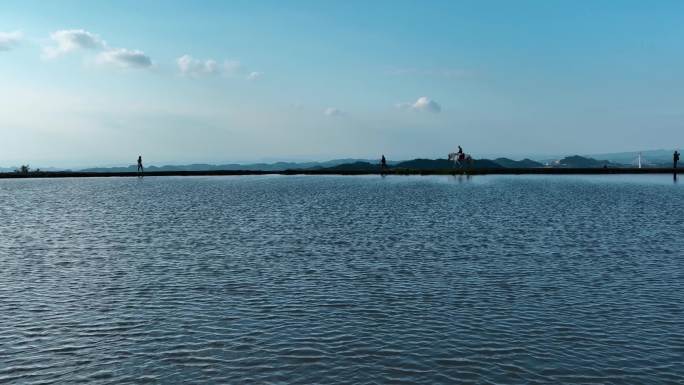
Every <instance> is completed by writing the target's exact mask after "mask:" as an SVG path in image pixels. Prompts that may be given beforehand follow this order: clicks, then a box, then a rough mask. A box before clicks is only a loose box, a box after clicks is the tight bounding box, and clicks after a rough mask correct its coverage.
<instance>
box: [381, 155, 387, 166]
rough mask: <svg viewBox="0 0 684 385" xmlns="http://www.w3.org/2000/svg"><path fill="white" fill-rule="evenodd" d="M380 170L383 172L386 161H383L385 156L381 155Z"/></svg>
mask: <svg viewBox="0 0 684 385" xmlns="http://www.w3.org/2000/svg"><path fill="white" fill-rule="evenodd" d="M380 168H382V169H383V170H384V169H386V168H387V159H385V154H383V155H382V158H380Z"/></svg>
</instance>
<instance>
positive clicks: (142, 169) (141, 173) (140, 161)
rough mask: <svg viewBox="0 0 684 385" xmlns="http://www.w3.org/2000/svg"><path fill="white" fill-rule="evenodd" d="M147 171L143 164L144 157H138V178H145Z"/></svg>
mask: <svg viewBox="0 0 684 385" xmlns="http://www.w3.org/2000/svg"><path fill="white" fill-rule="evenodd" d="M144 172H145V169H144V168H143V164H142V155H138V176H143V173H144Z"/></svg>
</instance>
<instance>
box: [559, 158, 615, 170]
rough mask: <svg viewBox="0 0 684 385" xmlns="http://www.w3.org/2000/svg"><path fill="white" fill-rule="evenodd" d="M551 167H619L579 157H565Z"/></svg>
mask: <svg viewBox="0 0 684 385" xmlns="http://www.w3.org/2000/svg"><path fill="white" fill-rule="evenodd" d="M552 166H553V167H568V168H598V167H604V166H607V167H619V166H621V165H618V164H614V163H611V162H609V161H607V160H596V159H594V158H585V157H583V156H579V155H573V156H566V157H565V158H563V159H561V160H559V161H557V162H555V163H554V164H552Z"/></svg>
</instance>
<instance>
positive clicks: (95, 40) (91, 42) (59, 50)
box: [43, 29, 107, 58]
mask: <svg viewBox="0 0 684 385" xmlns="http://www.w3.org/2000/svg"><path fill="white" fill-rule="evenodd" d="M50 39H52V40H53V41H54V42H55V43H56V45H55V46H51V47H45V48H44V49H43V53H44V56H45V57H47V58H55V57H58V56H61V55H63V54H66V53H69V52H73V51H77V50H80V49H93V50H99V49H104V48H106V47H107V43H106V42H105V41H104V40H102V39H100V37H99V36H98V35H96V34H94V33H91V32H88V31H86V30H83V29H69V30H60V31H56V32H53V33H51V34H50Z"/></svg>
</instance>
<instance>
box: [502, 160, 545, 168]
mask: <svg viewBox="0 0 684 385" xmlns="http://www.w3.org/2000/svg"><path fill="white" fill-rule="evenodd" d="M494 162H495V163H497V164H499V165H500V166H502V167H506V168H538V167H544V165H543V164H542V163H539V162H535V161H534V160H532V159H527V158H525V159H523V160H513V159H508V158H496V159H494Z"/></svg>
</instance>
